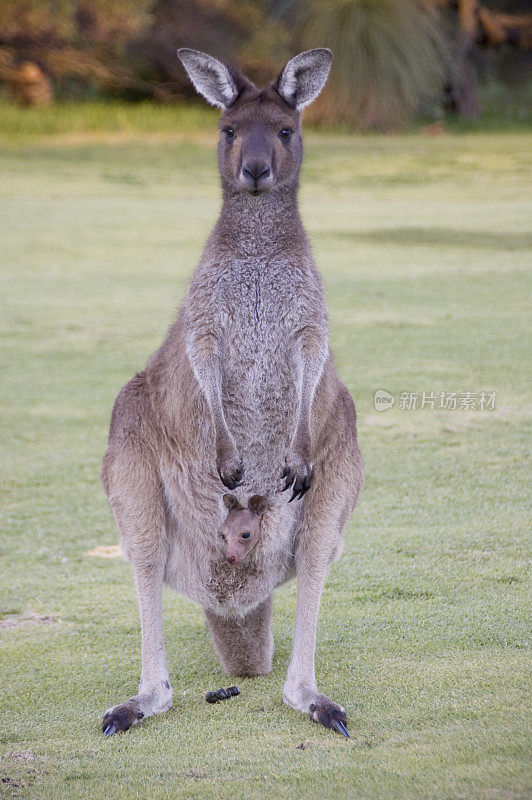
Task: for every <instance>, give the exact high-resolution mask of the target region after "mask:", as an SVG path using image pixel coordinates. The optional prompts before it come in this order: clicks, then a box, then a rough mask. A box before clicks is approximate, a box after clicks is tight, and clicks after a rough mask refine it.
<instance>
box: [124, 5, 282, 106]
mask: <svg viewBox="0 0 532 800" xmlns="http://www.w3.org/2000/svg"><path fill="white" fill-rule="evenodd" d="M267 11H268V2H267V0H215V1H213V0H188V2H186V3H183V2H182V0H155V2H154V4H153V7H152V15H151V16H152V23H151V25H150V27H149V28H148V29H147V30H146V31H145V32H144V33H143V34H142V36H140V37H138V38H137V40H136V41H135V42H133V43H132V45H131V48H130V52H131V54H132V55H133V57H134V58H135V59H136V61H137V63H138V65H139V67H140V68H141V70H142V71H143V74H144V77H147V78H149V79H152V80H156V81H158V82H162V83H163V84H164V85H165V87H166V88H167V90H168V91H169V92H173V93H177V94H185V95H188V96H192V95H193V94H194V90H193V89H192V87H191V85H190V81H189V80H188V79H187V78H186V76H185V72H184V70H183V68H182V66H181V64H180V62H179V60H178V59H177V56H176V49H177V48H178V47H193V48H194V49H196V50H202V51H205V52H208V53H211V54H212V55H214V56H216V57H218V58H220V59H222V60H225V61H227V62H229V63H231V62H235V63H238V65H239V66H240V67H242V69H244V70H245V71H246V73H247V74H248V75H249V77H250V78H251V79H252V80H254V81H257V82H258V83H259V84H260V83H263V82H265V81H267V80H269V79H271V78H272V77H273V74H274V70H275V68H276V66H278V62H279V59H280V58H283V57H284V56H285V55H287V51H286V44H287V38H288V37H287V34H286V31H285V30H284V27H283V26H282V24H281V23H279V22H276V21H274V20H272V19H271V18H269V17H268V14H267Z"/></svg>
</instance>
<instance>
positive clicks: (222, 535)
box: [220, 533, 225, 542]
mask: <svg viewBox="0 0 532 800" xmlns="http://www.w3.org/2000/svg"><path fill="white" fill-rule="evenodd" d="M220 536H221V537H222V539H223V540H224V542H225V534H224V533H221V534H220Z"/></svg>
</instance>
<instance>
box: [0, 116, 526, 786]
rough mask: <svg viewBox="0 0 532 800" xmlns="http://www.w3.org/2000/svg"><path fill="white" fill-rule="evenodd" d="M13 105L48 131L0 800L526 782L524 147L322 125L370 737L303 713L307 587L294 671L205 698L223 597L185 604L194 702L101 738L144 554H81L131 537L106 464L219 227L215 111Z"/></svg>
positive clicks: (359, 660) (357, 725) (351, 553)
mask: <svg viewBox="0 0 532 800" xmlns="http://www.w3.org/2000/svg"><path fill="white" fill-rule="evenodd" d="M166 111H168V110H166ZM10 113H11V112H10ZM18 113H19V117H18V119H19V121H20V126H21V128H23V127H24V125H26V129H25V134H24V136H22V138H20V139H19V140H18V141H17V137H16V136H14V134H13V130H14V129H15V131H16V124H17V123H16V119H15V120H14V117H13V116H11V117H10V122H9V124H8V125H7V127H8V128H9V130H6V129H4V130H3V133H4V139H3V142H4V143H3V144H2V145H1V147H0V175H1V180H0V241H1V255H0V259H1V283H2V286H1V295H0V296H1V301H0V302H1V306H0V319H1V335H2V345H1V348H0V362H1V374H2V378H1V394H2V419H1V427H0V437H1V440H2V451H1V469H2V483H3V488H4V491H3V504H2V512H1V513H2V515H1V541H0V545H1V566H0V581H1V587H0V591H1V595H0V614H1V615H0V662H1V666H0V756H1V758H0V794H2V793H4V794H5V796H6V797H18V798H31V799H32V800H51V799H52V798H54V800H55V799H59V798H61V799H62V800H63V799H64V798H67V799H68V798H76V800H77V799H78V798H80V799H81V800H83V799H84V798H113V800H120V799H121V798H123V799H125V798H128V799H129V798H143V799H145V798H148V799H149V800H158V799H159V798H180V799H181V798H190V799H192V798H198V800H199V799H201V800H210V799H211V798H216V800H226V799H227V798H231V800H244V798H245V799H246V800H247V799H248V798H249V799H251V800H255V798H257V799H258V798H281V799H282V800H284V798H286V799H287V800H295V798H301V797H305V798H311V799H314V798H316V799H317V798H320V799H321V800H323V799H325V800H332V798H334V800H347V799H348V798H349V800H410V799H412V800H421V799H422V798H423V799H426V800H429V799H430V800H445V799H447V798H456V799H458V798H460V799H465V800H475V798H479V799H482V800H496V799H499V798H500V799H501V800H516V798H525V797H529V796H530V791H531V790H532V782H531V780H530V759H529V757H530V738H529V731H530V719H531V718H530V713H529V709H530V705H529V690H530V680H529V677H528V676H529V667H530V661H529V659H528V656H527V651H526V639H527V633H528V623H529V611H530V605H529V603H528V597H529V584H527V573H526V560H527V555H528V549H527V542H526V536H527V524H528V523H527V509H528V505H527V481H528V480H529V476H528V475H527V449H526V448H527V444H528V441H529V439H528V437H529V433H530V429H529V428H528V429H527V424H528V422H529V420H530V414H529V411H530V409H529V407H528V408H527V397H528V391H529V388H530V377H531V376H530V357H529V341H528V342H527V336H528V335H529V328H528V327H527V322H528V319H529V318H528V316H527V314H528V312H529V301H528V297H529V293H530V288H531V286H530V272H529V271H528V272H527V266H528V265H529V263H530V247H531V244H532V236H531V235H530V232H529V223H530V210H531V202H530V201H531V196H530V186H529V184H528V183H527V172H526V170H527V164H528V165H529V163H530V150H531V147H530V139H529V138H527V137H526V135H525V134H523V133H519V132H514V133H508V132H507V133H499V134H495V133H489V134H482V133H467V134H465V133H464V134H462V135H450V134H445V135H443V136H439V137H428V136H422V135H416V134H411V135H403V136H389V137H376V136H363V137H347V136H332V135H325V134H316V133H313V134H312V135H309V137H308V139H307V153H306V165H305V169H304V174H303V181H302V184H303V185H302V211H303V216H304V219H305V222H306V225H307V227H308V230H309V232H310V235H311V238H312V241H313V244H314V249H315V254H316V258H317V261H318V264H319V267H320V269H321V271H322V274H323V276H324V280H325V284H326V288H327V294H328V301H329V306H330V322H331V339H332V347H333V350H334V353H335V357H336V362H337V366H338V369H339V372H340V374H341V376H342V377H343V379H344V381H345V382H346V384H347V385H348V387H349V389H350V390H351V392H352V394H353V396H354V398H355V401H356V403H357V407H358V412H359V432H360V442H361V448H362V451H363V454H364V457H365V460H366V467H367V481H366V485H365V488H364V491H363V495H362V497H361V500H360V504H359V507H358V510H357V512H356V514H355V516H354V518H353V521H352V523H351V525H350V527H349V529H348V532H347V534H346V542H345V551H344V556H343V558H342V560H341V561H339V562H337V563H336V564H335V565H334V566H333V567H332V568H331V570H330V574H329V578H328V581H327V586H326V591H325V594H324V598H323V604H322V612H321V617H320V622H319V648H318V654H317V671H318V680H319V685H320V688H321V689H322V691H324V692H326V693H327V694H329V695H330V696H331V697H332V698H333V699H335V700H337V701H339V702H341V703H342V704H343V705H345V707H346V709H347V713H348V717H349V727H350V732H351V738H350V739H349V740H344V739H342V738H341V737H340V736H338V735H336V734H333V733H332V732H329V731H326V730H325V729H323V728H320V727H318V726H316V725H313V724H312V723H311V722H310V720H309V719H308V718H306V717H304V716H302V715H299V714H296V712H294V711H292V710H291V709H289V708H287V707H285V706H284V705H283V703H282V700H281V689H282V683H283V679H284V673H285V669H286V666H287V663H288V658H289V652H290V644H291V630H292V620H293V612H294V604H295V587H294V586H293V585H287V586H285V587H283V588H282V589H281V590H280V591H278V593H277V599H276V608H275V617H274V636H275V642H276V656H275V660H274V669H273V671H272V673H271V674H270V675H269V676H267V677H266V678H261V679H258V680H253V681H251V680H243V681H241V682H240V687H241V690H242V694H241V696H240V697H239V698H238V699H236V700H231V701H228V702H226V703H222V704H220V705H218V706H214V707H210V706H207V705H206V703H205V701H204V692H205V691H207V690H209V689H215V688H217V687H218V686H227V685H229V683H228V679H227V678H226V677H224V676H223V675H222V672H221V669H220V666H219V664H218V661H217V659H216V656H215V654H214V650H213V648H212V646H211V644H210V641H209V638H208V635H207V632H206V629H205V626H204V622H203V618H202V614H201V611H200V609H199V608H197V607H196V606H194V605H193V604H192V603H190V602H189V601H187V600H185V599H183V598H181V597H178V596H176V595H174V594H171V593H170V592H166V593H165V597H164V604H165V633H166V641H167V656H168V663H169V670H170V675H171V679H172V684H173V687H174V708H173V709H172V710H171V711H170V712H169V713H168V714H166V715H165V716H161V717H153V718H151V719H149V720H147V721H146V722H145V723H144V724H143V725H142V726H139V727H137V728H135V729H133V730H132V731H130V732H129V733H127V734H125V735H121V736H115V737H113V738H112V739H110V740H106V739H104V738H103V737H102V735H101V733H100V719H101V715H102V712H103V711H104V710H105V708H107V707H108V706H110V705H112V704H114V703H116V702H118V701H120V700H122V699H126V698H127V697H128V696H130V695H131V694H132V693H134V692H135V691H136V685H137V682H138V678H139V671H140V664H139V661H140V631H139V622H138V616H137V606H136V598H135V593H134V586H133V579H132V574H131V571H130V568H129V566H128V565H127V564H125V563H124V562H122V561H121V560H119V559H109V558H101V557H98V556H89V555H87V552H89V551H91V550H93V549H94V548H97V547H99V546H107V545H113V544H115V543H116V539H117V536H116V532H115V529H114V526H113V523H112V520H111V516H110V513H109V511H108V508H107V505H106V501H105V498H104V494H103V490H102V488H101V486H100V483H99V478H98V470H99V465H100V460H101V457H102V454H103V452H104V450H105V447H106V437H107V426H108V422H109V416H110V411H111V407H112V404H113V401H114V398H115V396H116V394H117V392H118V390H119V388H120V387H121V386H122V384H123V383H124V382H125V381H126V380H127V379H128V378H129V377H130V376H131V375H132V374H133V373H134V372H135V371H136V370H138V369H141V368H142V367H143V365H144V363H145V361H146V359H147V357H148V356H149V355H150V353H151V352H152V351H153V350H154V349H155V348H156V347H157V346H158V344H159V343H160V341H161V340H162V338H163V337H164V335H165V332H166V330H167V328H168V325H169V324H170V322H171V320H172V318H173V314H174V310H175V308H176V306H177V304H178V303H179V301H180V299H181V298H182V296H183V293H184V291H185V288H186V285H187V281H188V279H189V277H190V274H191V272H192V270H193V268H194V266H195V264H196V263H197V260H198V257H199V255H200V252H201V248H202V244H203V242H204V240H205V238H206V235H207V233H208V231H209V229H210V227H211V226H212V224H213V222H214V220H215V217H216V214H217V209H218V206H219V197H218V187H217V174H216V166H215V154H214V147H213V143H214V138H213V137H211V136H210V134H209V132H208V131H209V126H211V125H213V120H214V119H215V117H213V115H212V114H206V115H204V117H202V118H201V119H202V120H203V121H200V122H198V124H196V125H195V126H194V125H193V124H190V125H184V126H183V129H181V127H180V126H179V125H176V124H174V126H172V125H171V124H170V123H169V124H168V128H167V130H165V131H163V132H162V133H157V132H154V131H146V130H143V129H142V125H141V124H140V123H139V125H137V126H133V128H132V129H131V130H130V129H128V130H127V131H124V130H123V129H121V128H120V126H118V128H116V127H115V128H112V131H111V133H112V135H108V133H109V132H106V131H103V132H102V130H101V128H102V125H100V126H99V127H98V125H94V130H93V131H87V130H86V129H83V130H81V131H80V130H79V129H78V130H76V125H70V126H69V125H68V124H64V125H57V124H56V125H55V127H54V125H53V124H51V123H50V125H51V127H50V125H49V126H48V127H47V125H44V124H43V130H44V135H43V136H42V137H41V136H40V135H39V125H38V124H37V123H34V122H31V120H30V123H28V122H27V121H26V122H24V121H23V120H22V117H21V116H20V112H18ZM46 113H49V112H46ZM50 119H51V120H52V122H53V117H50ZM176 119H177V120H179V117H176ZM47 124H48V123H47ZM13 125H14V126H15V128H13ZM32 126H33V128H32ZM28 127H29V128H30V130H28ZM103 127H105V125H103ZM111 127H112V126H111ZM1 134H2V124H1V123H0V135H1ZM378 389H386V390H388V391H389V392H391V393H392V394H393V395H394V396H395V398H396V401H395V405H394V407H393V408H392V409H391V410H388V411H386V412H379V411H377V410H376V409H375V407H374V400H373V398H374V393H375V391H376V390H378ZM482 391H485V392H496V393H497V396H496V405H495V409H494V410H489V409H488V410H483V411H481V410H465V409H456V410H441V409H438V408H435V409H434V410H430V409H429V408H424V409H419V408H418V409H415V410H414V409H411V410H407V409H402V408H401V402H400V396H401V393H402V392H418V393H419V395H420V396H421V393H422V392H426V393H428V392H434V393H435V394H436V395H439V393H441V392H444V393H449V392H459V393H460V392H462V393H463V392H476V393H478V394H477V400H478V398H479V397H480V392H482ZM436 405H438V403H436Z"/></svg>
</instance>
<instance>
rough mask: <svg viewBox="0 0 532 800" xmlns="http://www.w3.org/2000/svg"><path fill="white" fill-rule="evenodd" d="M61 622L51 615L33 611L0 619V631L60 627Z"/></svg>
mask: <svg viewBox="0 0 532 800" xmlns="http://www.w3.org/2000/svg"><path fill="white" fill-rule="evenodd" d="M60 624H61V620H60V619H59V617H57V616H55V615H53V614H39V613H38V612H35V611H24V612H23V613H22V614H10V615H9V616H7V617H4V619H0V631H7V630H10V629H11V628H22V627H23V626H25V625H60Z"/></svg>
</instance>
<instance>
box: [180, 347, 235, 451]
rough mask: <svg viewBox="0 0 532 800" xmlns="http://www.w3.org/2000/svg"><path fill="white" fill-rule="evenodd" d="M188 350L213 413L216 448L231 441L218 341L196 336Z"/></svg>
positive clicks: (218, 448)
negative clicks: (223, 393)
mask: <svg viewBox="0 0 532 800" xmlns="http://www.w3.org/2000/svg"><path fill="white" fill-rule="evenodd" d="M187 352H188V356H189V359H190V363H191V364H192V369H193V370H194V374H195V376H196V379H197V381H198V383H199V386H200V389H201V391H202V392H203V395H204V396H205V399H206V400H207V403H208V406H209V409H210V411H211V415H212V422H213V426H214V434H215V439H216V449H217V450H220V449H221V448H223V447H224V446H227V443H228V441H231V434H230V433H229V429H228V427H227V422H226V419H225V414H224V410H223V404H222V365H221V358H220V356H219V347H218V343H217V341H216V340H215V338H214V337H213V336H212V335H203V336H196V337H194V338H191V339H190V340H189V342H188V343H187Z"/></svg>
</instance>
